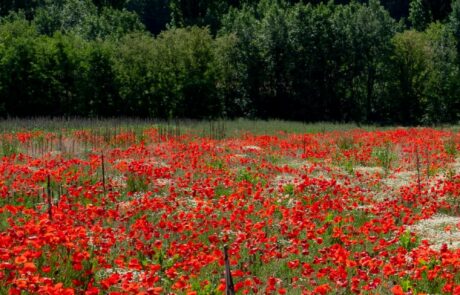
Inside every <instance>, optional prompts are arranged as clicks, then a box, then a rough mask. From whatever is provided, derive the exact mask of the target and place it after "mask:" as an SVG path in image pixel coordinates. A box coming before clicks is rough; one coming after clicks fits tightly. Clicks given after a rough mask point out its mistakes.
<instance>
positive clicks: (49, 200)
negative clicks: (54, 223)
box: [46, 174, 53, 220]
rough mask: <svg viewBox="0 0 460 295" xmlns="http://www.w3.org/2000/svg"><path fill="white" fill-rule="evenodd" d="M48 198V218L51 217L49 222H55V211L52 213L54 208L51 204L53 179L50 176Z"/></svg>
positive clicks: (48, 179) (48, 178)
mask: <svg viewBox="0 0 460 295" xmlns="http://www.w3.org/2000/svg"><path fill="white" fill-rule="evenodd" d="M46 186H47V190H48V191H47V198H48V217H49V220H53V211H52V207H53V204H52V202H51V177H50V175H49V174H48V177H47V185H46Z"/></svg>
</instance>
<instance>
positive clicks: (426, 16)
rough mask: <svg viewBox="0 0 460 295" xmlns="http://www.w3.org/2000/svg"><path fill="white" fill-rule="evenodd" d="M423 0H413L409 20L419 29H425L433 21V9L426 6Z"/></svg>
mask: <svg viewBox="0 0 460 295" xmlns="http://www.w3.org/2000/svg"><path fill="white" fill-rule="evenodd" d="M424 2H425V1H423V0H412V1H411V3H410V8H409V21H410V22H411V24H412V27H413V28H414V29H416V30H417V31H423V30H425V29H426V28H427V27H428V25H429V24H430V23H431V22H432V20H433V16H432V15H431V11H430V10H429V9H428V8H427V7H426V5H425V4H424Z"/></svg>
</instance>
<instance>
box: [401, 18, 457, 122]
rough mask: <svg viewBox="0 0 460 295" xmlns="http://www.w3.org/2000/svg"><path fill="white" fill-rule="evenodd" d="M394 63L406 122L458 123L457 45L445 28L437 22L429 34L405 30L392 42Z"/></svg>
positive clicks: (402, 120)
mask: <svg viewBox="0 0 460 295" xmlns="http://www.w3.org/2000/svg"><path fill="white" fill-rule="evenodd" d="M393 44H394V46H395V51H394V55H393V62H394V65H395V69H394V72H395V73H396V76H395V77H396V89H395V91H396V92H395V93H398V95H397V96H396V97H395V98H396V100H395V101H394V107H395V109H399V110H400V111H399V117H397V118H396V120H397V121H400V122H403V123H409V124H414V123H439V122H440V121H441V120H442V121H444V122H455V121H456V120H457V116H458V106H457V102H456V99H455V97H457V89H458V82H459V81H458V74H459V73H458V70H459V69H458V65H457V64H456V60H457V53H456V48H455V46H456V44H455V40H454V37H453V35H452V33H451V32H450V31H449V30H448V29H447V28H446V26H445V25H442V24H439V23H435V24H432V25H430V27H429V28H428V29H427V31H426V32H416V31H405V32H403V33H399V34H397V35H396V36H395V37H394V39H393Z"/></svg>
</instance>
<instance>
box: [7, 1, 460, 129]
mask: <svg viewBox="0 0 460 295" xmlns="http://www.w3.org/2000/svg"><path fill="white" fill-rule="evenodd" d="M459 40H460V0H455V1H452V3H451V1H447V0H437V1H434V0H433V1H430V0H412V1H410V2H409V1H388V0H387V1H378V0H369V1H351V2H350V1H343V0H342V1H335V2H333V1H288V0H276V1H270V0H260V1H256V0H241V1H237V0H234V1H210V0H207V1H206V0H202V1H199V0H194V1H192V0H188V1H180V0H174V1H166V0H157V1H148V0H54V1H52V0H22V1H18V0H14V1H13V0H7V1H2V2H1V3H0V99H1V100H0V115H1V116H4V117H6V116H20V117H27V116H91V117H108V116H133V117H155V118H163V119H172V118H198V119H203V118H216V117H225V118H235V117H249V118H280V119H289V120H301V121H308V122H313V121H336V122H360V123H361V122H362V123H382V124H395V123H397V124H437V123H456V122H457V121H458V119H459V115H460V93H459V91H460V71H459V66H460V60H459V52H460V42H459Z"/></svg>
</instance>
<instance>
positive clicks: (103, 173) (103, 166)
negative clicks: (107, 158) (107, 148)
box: [101, 154, 106, 196]
mask: <svg viewBox="0 0 460 295" xmlns="http://www.w3.org/2000/svg"><path fill="white" fill-rule="evenodd" d="M101 163H102V167H101V168H102V188H103V189H104V196H105V194H106V189H105V163H104V154H101Z"/></svg>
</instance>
